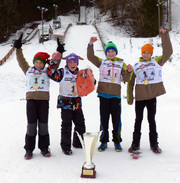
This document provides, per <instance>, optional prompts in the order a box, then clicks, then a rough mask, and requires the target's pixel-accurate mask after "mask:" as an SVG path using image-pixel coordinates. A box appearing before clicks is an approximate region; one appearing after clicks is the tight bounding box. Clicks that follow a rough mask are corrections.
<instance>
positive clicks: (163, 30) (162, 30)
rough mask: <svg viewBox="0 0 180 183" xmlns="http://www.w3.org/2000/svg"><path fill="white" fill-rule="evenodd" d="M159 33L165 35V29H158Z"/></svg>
mask: <svg viewBox="0 0 180 183" xmlns="http://www.w3.org/2000/svg"><path fill="white" fill-rule="evenodd" d="M159 32H160V33H162V34H165V33H166V32H167V30H165V29H159Z"/></svg>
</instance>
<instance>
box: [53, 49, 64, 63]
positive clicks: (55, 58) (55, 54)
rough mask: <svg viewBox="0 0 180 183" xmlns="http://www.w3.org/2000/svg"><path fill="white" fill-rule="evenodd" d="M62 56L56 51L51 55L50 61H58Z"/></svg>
mask: <svg viewBox="0 0 180 183" xmlns="http://www.w3.org/2000/svg"><path fill="white" fill-rule="evenodd" d="M61 56H62V54H61V53H60V52H58V51H56V52H55V53H53V54H52V59H53V60H54V61H55V60H60V59H61Z"/></svg>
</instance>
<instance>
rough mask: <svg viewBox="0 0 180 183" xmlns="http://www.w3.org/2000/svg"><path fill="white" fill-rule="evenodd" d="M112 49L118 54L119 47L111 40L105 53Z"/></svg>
mask: <svg viewBox="0 0 180 183" xmlns="http://www.w3.org/2000/svg"><path fill="white" fill-rule="evenodd" d="M111 49H112V50H114V51H115V52H116V55H117V54H118V49H117V47H116V45H115V44H114V43H113V42H112V41H109V42H108V44H107V45H106V46H105V54H106V55H107V51H108V50H111Z"/></svg>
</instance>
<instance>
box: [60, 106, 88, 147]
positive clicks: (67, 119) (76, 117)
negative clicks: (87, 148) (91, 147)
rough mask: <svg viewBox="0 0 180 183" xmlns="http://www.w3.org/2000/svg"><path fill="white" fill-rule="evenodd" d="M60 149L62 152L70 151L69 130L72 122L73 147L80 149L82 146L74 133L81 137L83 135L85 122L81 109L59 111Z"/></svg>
mask: <svg viewBox="0 0 180 183" xmlns="http://www.w3.org/2000/svg"><path fill="white" fill-rule="evenodd" d="M61 119H62V124H61V144H60V145H61V148H62V149H63V150H66V149H71V130H72V122H73V123H74V133H73V143H72V144H73V146H74V147H76V148H81V147H82V145H81V143H80V141H79V138H78V136H77V134H76V131H77V132H78V133H79V134H80V135H81V136H82V135H83V133H85V130H86V129H85V120H84V115H83V112H82V109H77V110H74V111H73V110H69V109H61Z"/></svg>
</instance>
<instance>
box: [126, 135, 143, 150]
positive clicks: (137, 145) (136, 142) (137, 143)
mask: <svg viewBox="0 0 180 183" xmlns="http://www.w3.org/2000/svg"><path fill="white" fill-rule="evenodd" d="M140 139H141V133H136V132H133V141H132V145H131V147H130V148H129V149H128V151H129V152H130V153H131V152H133V151H137V150H139V149H140Z"/></svg>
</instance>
